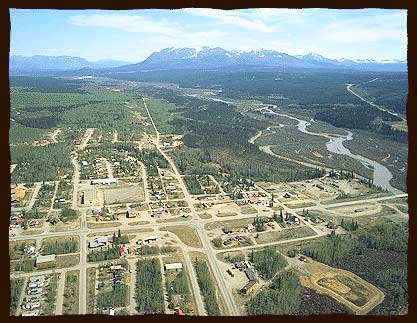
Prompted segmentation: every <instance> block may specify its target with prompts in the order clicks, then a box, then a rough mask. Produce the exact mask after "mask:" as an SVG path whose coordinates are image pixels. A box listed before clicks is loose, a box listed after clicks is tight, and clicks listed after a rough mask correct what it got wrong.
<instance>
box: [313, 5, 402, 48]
mask: <svg viewBox="0 0 417 323" xmlns="http://www.w3.org/2000/svg"><path fill="white" fill-rule="evenodd" d="M406 25H407V22H406V12H393V13H388V14H384V15H380V14H375V15H372V16H366V17H358V18H351V19H340V20H337V21H336V22H335V23H331V24H329V25H327V26H325V27H324V28H323V30H322V31H321V33H320V35H319V36H320V37H321V38H322V39H323V40H327V41H333V42H337V43H343V44H358V45H359V44H366V43H375V42H381V41H398V42H401V43H403V44H406V43H407V31H406V30H407V27H406Z"/></svg>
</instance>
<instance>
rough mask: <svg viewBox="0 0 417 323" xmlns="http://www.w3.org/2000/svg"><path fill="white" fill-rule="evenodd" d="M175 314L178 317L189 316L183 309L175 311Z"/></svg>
mask: <svg viewBox="0 0 417 323" xmlns="http://www.w3.org/2000/svg"><path fill="white" fill-rule="evenodd" d="M175 314H176V315H180V316H185V315H187V314H185V313H184V312H183V311H182V309H180V308H177V309H176V310H175Z"/></svg>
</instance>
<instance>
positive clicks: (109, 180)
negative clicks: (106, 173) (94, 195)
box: [91, 178, 117, 185]
mask: <svg viewBox="0 0 417 323" xmlns="http://www.w3.org/2000/svg"><path fill="white" fill-rule="evenodd" d="M111 184H117V178H99V179H93V180H91V185H111Z"/></svg>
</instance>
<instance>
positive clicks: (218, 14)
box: [182, 8, 277, 33]
mask: <svg viewBox="0 0 417 323" xmlns="http://www.w3.org/2000/svg"><path fill="white" fill-rule="evenodd" d="M182 11H184V12H186V13H188V14H190V15H194V16H199V17H205V18H211V19H214V20H217V21H219V22H220V23H221V24H224V25H233V26H236V27H240V28H244V29H248V30H253V31H260V32H266V33H270V32H274V31H277V28H276V27H275V26H271V25H268V24H266V23H265V22H264V21H263V20H262V19H260V16H259V15H252V14H250V13H247V12H244V11H236V10H220V9H206V8H187V9H183V10H182Z"/></svg>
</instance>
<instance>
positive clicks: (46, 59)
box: [10, 47, 407, 73]
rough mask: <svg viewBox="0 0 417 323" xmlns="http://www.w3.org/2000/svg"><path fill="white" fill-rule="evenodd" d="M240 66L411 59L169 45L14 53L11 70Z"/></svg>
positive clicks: (377, 66)
mask: <svg viewBox="0 0 417 323" xmlns="http://www.w3.org/2000/svg"><path fill="white" fill-rule="evenodd" d="M236 66H252V67H289V68H290V67H297V68H326V69H354V70H362V71H407V61H401V60H382V61H377V60H373V59H357V60H353V59H344V58H341V59H330V58H326V57H324V56H322V55H319V54H315V53H309V54H306V55H296V56H292V55H289V54H286V53H284V52H278V51H275V50H256V51H237V50H231V51H229V50H225V49H223V48H220V47H215V48H210V47H203V48H202V49H200V50H196V49H194V48H165V49H162V50H161V51H159V52H154V53H152V54H151V55H149V57H148V58H146V59H145V60H144V61H142V62H140V63H135V64H130V63H126V62H122V61H114V60H102V61H97V62H89V61H87V60H86V59H84V58H80V57H72V56H40V55H38V56H32V57H23V56H11V57H10V72H11V73H13V72H24V71H47V70H56V71H71V70H81V69H86V70H88V69H92V70H99V71H101V72H103V73H125V72H147V71H158V70H173V69H201V70H207V69H219V68H229V67H230V68H232V67H236Z"/></svg>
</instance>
